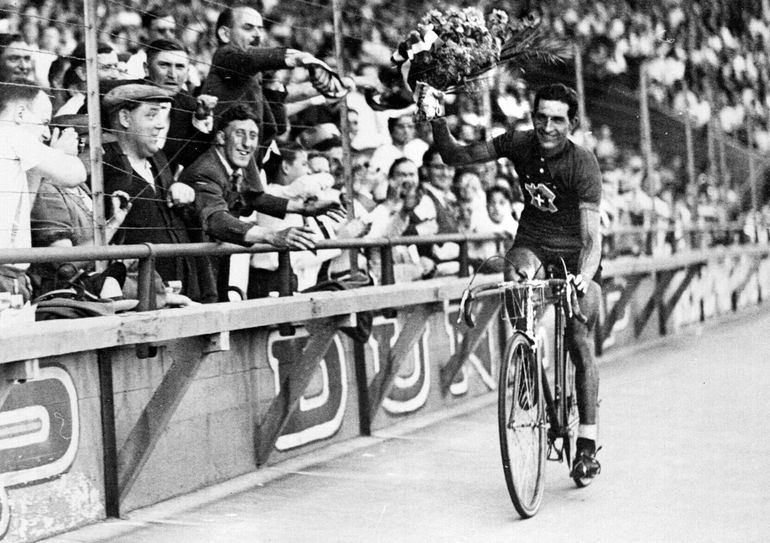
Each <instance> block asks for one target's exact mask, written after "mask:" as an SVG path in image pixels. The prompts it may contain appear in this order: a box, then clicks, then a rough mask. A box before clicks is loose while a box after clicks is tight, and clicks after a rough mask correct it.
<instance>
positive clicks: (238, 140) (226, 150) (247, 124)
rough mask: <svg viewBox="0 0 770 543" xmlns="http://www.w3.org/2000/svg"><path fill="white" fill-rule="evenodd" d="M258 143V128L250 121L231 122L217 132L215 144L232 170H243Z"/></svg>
mask: <svg viewBox="0 0 770 543" xmlns="http://www.w3.org/2000/svg"><path fill="white" fill-rule="evenodd" d="M258 143H259V127H258V126H257V123H256V122H254V121H253V120H252V119H246V120H242V121H231V122H230V123H229V124H228V125H227V126H226V127H225V129H224V130H220V131H219V132H217V144H218V145H219V146H220V149H221V150H222V153H223V154H224V155H225V159H226V160H227V162H228V163H229V164H230V167H231V168H233V169H236V168H245V167H246V166H248V165H249V162H250V161H251V159H252V158H253V157H254V153H255V152H256V150H257V145H258Z"/></svg>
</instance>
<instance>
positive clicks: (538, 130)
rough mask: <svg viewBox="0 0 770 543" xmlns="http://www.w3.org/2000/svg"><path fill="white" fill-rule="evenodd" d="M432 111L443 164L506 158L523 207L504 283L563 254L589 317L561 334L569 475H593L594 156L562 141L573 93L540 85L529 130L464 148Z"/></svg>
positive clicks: (572, 124)
mask: <svg viewBox="0 0 770 543" xmlns="http://www.w3.org/2000/svg"><path fill="white" fill-rule="evenodd" d="M427 92H430V93H433V95H434V96H435V97H436V98H437V99H438V101H439V105H440V102H441V100H442V99H443V96H442V95H441V93H440V92H439V91H436V90H435V89H430V88H429V89H427ZM433 105H434V106H435V103H434V104H433ZM431 110H432V111H431ZM439 111H440V109H439ZM435 112H436V109H433V108H431V107H430V106H427V107H425V108H422V113H423V114H425V116H426V117H428V118H430V117H431V115H433V116H434V118H433V119H431V125H432V128H433V138H434V143H435V145H436V146H437V147H438V149H439V151H440V153H441V157H442V158H443V159H444V162H446V163H447V164H449V165H450V166H462V165H466V164H472V163H477V162H488V161H491V160H496V159H498V158H508V159H510V160H511V161H512V162H513V165H514V168H515V169H516V172H517V173H518V175H519V183H520V185H521V189H522V193H523V194H524V198H525V206H524V211H523V212H522V214H521V219H520V222H519V229H518V232H517V234H516V239H515V240H514V243H513V246H512V247H511V249H510V250H509V251H508V253H507V254H506V257H505V260H506V262H505V268H504V269H505V278H506V280H516V281H523V280H526V279H528V278H533V277H536V276H539V277H543V276H544V275H545V271H546V270H547V269H548V268H549V267H550V266H553V265H555V266H556V267H557V268H558V269H562V264H561V259H562V258H563V259H564V261H565V263H566V265H567V270H568V271H569V272H570V273H571V274H574V276H575V280H574V284H575V287H576V288H577V290H578V293H579V296H580V297H581V298H580V301H579V303H580V309H581V312H582V313H583V315H585V316H586V317H587V319H588V320H587V323H586V324H583V323H581V322H579V321H578V320H577V319H575V318H573V319H569V320H568V322H567V329H566V334H565V336H566V345H567V348H568V350H569V353H570V357H571V358H572V361H573V362H574V364H575V384H576V389H577V401H578V412H579V415H580V425H579V426H578V439H577V451H576V456H575V461H574V464H573V468H572V473H571V475H572V477H578V478H592V477H595V476H596V475H598V474H599V471H600V470H601V467H600V465H599V462H598V461H597V460H596V450H597V448H596V439H597V425H596V411H597V400H598V392H599V373H598V370H597V368H596V362H595V360H594V356H593V348H592V337H593V329H594V325H595V324H596V320H597V315H598V311H599V303H600V300H601V287H600V286H599V285H600V277H601V276H600V274H601V234H600V231H599V202H600V199H601V190H602V178H601V174H600V171H599V164H598V162H597V160H596V157H595V156H594V155H593V153H592V152H590V151H589V150H587V149H585V148H583V147H581V146H579V145H577V144H575V143H573V142H572V141H570V140H569V139H568V135H569V134H570V133H571V131H572V130H574V129H575V128H577V126H578V117H577V94H576V93H575V91H574V90H573V89H571V88H570V87H567V86H566V85H563V84H553V85H549V86H546V87H544V88H542V89H540V90H539V91H538V92H537V93H536V95H535V99H534V107H533V113H532V120H533V125H534V130H530V131H524V132H522V131H513V130H509V131H507V132H505V133H504V134H501V135H499V136H497V137H496V138H494V139H491V140H488V141H483V142H474V143H471V144H469V145H461V144H458V142H457V141H456V140H455V139H454V137H453V136H452V134H451V133H450V132H449V128H448V127H447V123H446V120H445V119H443V118H441V117H437V118H436V117H435Z"/></svg>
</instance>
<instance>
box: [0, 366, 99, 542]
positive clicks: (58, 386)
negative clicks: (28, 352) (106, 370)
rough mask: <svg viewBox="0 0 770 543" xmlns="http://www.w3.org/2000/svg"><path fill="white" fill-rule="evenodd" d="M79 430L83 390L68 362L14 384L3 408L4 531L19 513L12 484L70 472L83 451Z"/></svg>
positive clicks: (0, 507)
mask: <svg viewBox="0 0 770 543" xmlns="http://www.w3.org/2000/svg"><path fill="white" fill-rule="evenodd" d="M79 434H80V421H79V417H78V398H77V392H76V390H75V385H74V383H73V382H72V378H71V377H70V375H69V373H67V371H66V370H65V369H64V368H62V367H60V366H41V368H40V377H39V379H36V380H34V381H27V382H26V383H24V384H21V385H14V387H13V389H12V390H11V392H10V394H9V395H8V398H7V399H6V401H5V404H3V406H2V410H0V537H4V536H5V533H6V532H7V530H8V526H9V523H10V521H11V519H12V515H13V511H12V510H10V509H9V506H8V494H7V490H8V489H12V488H14V487H22V486H30V485H36V484H41V483H44V482H47V481H51V480H52V479H54V478H56V477H59V476H61V475H63V474H64V473H66V472H67V471H68V470H69V468H70V467H71V466H72V462H73V461H74V460H75V456H76V455H77V450H78V440H79ZM74 494H75V493H74V492H73V495H74ZM39 495H40V496H41V497H43V496H45V495H44V494H42V493H40V494H39ZM43 499H45V498H43ZM71 499H73V500H74V499H78V498H77V497H72V498H71ZM80 505H83V504H80ZM54 507H55V504H54ZM77 507H78V504H75V505H74V506H72V507H69V509H77ZM88 508H90V507H88ZM83 509H86V507H85V506H84V507H83ZM24 523H26V524H29V519H26V520H25V521H24ZM20 535H21V534H20Z"/></svg>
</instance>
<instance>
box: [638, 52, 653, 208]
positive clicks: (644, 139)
mask: <svg viewBox="0 0 770 543" xmlns="http://www.w3.org/2000/svg"><path fill="white" fill-rule="evenodd" d="M648 62H649V61H648V60H647V59H644V60H642V63H641V65H640V66H639V136H640V141H641V149H642V157H643V158H644V167H645V172H646V176H645V179H644V182H645V186H644V187H642V188H643V189H644V191H645V192H646V193H647V194H650V192H651V189H652V187H651V186H650V182H651V180H652V128H651V126H650V106H649V99H648V96H647V64H648Z"/></svg>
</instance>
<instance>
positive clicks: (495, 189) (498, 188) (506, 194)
mask: <svg viewBox="0 0 770 543" xmlns="http://www.w3.org/2000/svg"><path fill="white" fill-rule="evenodd" d="M498 193H499V194H502V195H503V198H505V199H506V200H508V201H509V202H510V203H511V204H513V195H512V194H511V191H510V190H508V189H507V188H506V187H504V186H502V185H492V186H491V187H489V188H488V189H487V204H489V202H490V201H492V196H493V195H494V194H498Z"/></svg>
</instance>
